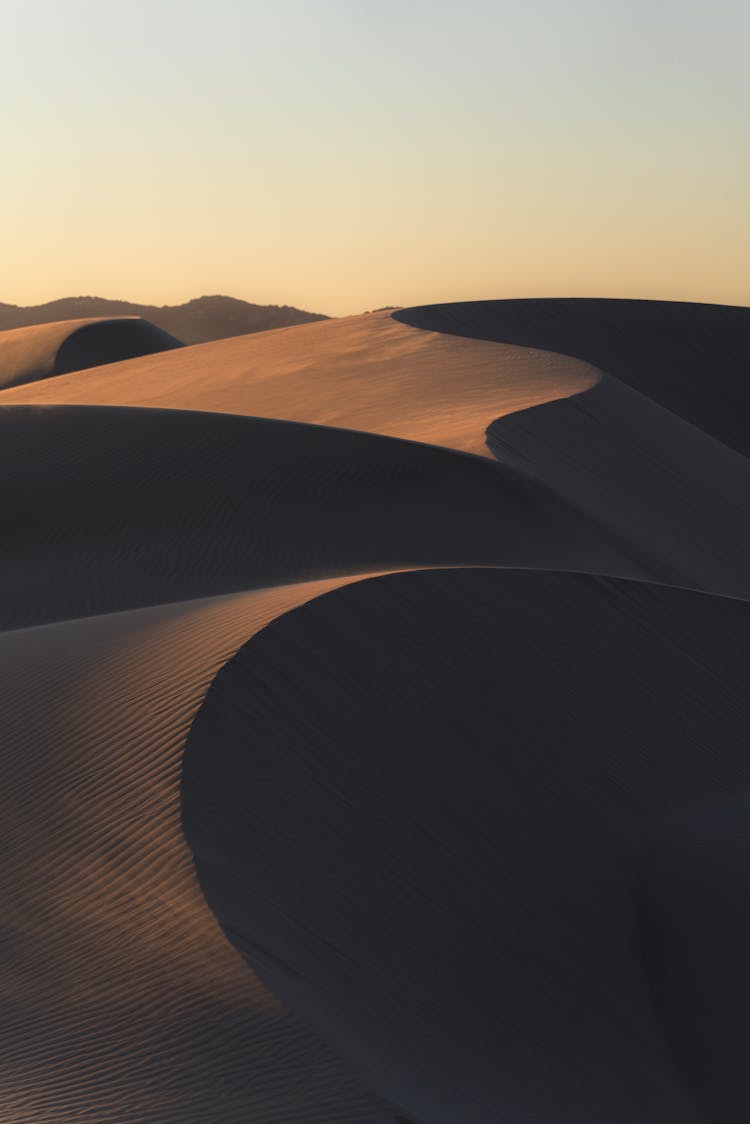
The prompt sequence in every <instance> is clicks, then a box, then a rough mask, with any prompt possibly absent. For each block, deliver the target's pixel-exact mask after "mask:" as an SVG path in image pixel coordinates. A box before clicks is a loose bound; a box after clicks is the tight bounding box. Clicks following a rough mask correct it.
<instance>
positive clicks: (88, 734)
mask: <svg viewBox="0 0 750 1124" xmlns="http://www.w3.org/2000/svg"><path fill="white" fill-rule="evenodd" d="M332 584H333V583H330V582H329V583H317V584H313V585H310V586H296V587H289V588H286V589H282V590H272V591H263V592H261V593H250V594H244V595H240V596H237V597H229V598H219V599H213V600H204V601H196V602H193V603H188V604H179V605H173V606H169V607H158V608H155V609H147V610H142V611H139V612H130V613H119V614H114V615H111V616H106V615H105V616H99V617H95V618H90V619H86V620H80V621H75V622H68V623H63V624H58V625H50V626H46V627H42V628H33V629H26V630H21V631H17V632H10V633H8V632H6V633H4V634H2V635H0V668H1V669H2V674H0V711H1V712H2V716H3V726H2V739H1V740H0V759H1V761H2V774H3V792H2V851H1V852H0V892H1V894H2V901H3V926H2V952H3V955H2V958H0V994H1V995H2V1000H3V1003H2V1017H1V1018H0V1038H2V1050H1V1051H0V1054H1V1056H2V1063H1V1070H2V1082H1V1083H0V1120H2V1121H4V1122H5V1121H8V1122H11V1121H13V1122H14V1124H15V1122H24V1124H26V1122H28V1124H32V1122H33V1124H72V1122H73V1121H76V1122H78V1121H81V1120H86V1121H91V1122H92V1124H94V1122H95V1124H219V1122H221V1124H246V1122H247V1121H248V1120H253V1121H259V1122H263V1121H268V1122H269V1124H271V1122H275V1121H285V1122H289V1124H292V1122H297V1121H304V1122H310V1124H312V1122H315V1124H330V1122H334V1121H336V1122H340V1124H351V1122H353V1121H356V1122H361V1124H386V1122H387V1121H389V1120H390V1119H391V1116H390V1114H389V1113H388V1112H387V1111H386V1110H385V1108H384V1107H383V1106H382V1104H381V1103H380V1102H379V1101H378V1100H377V1098H375V1097H373V1096H371V1095H370V1094H369V1093H367V1092H366V1091H364V1090H363V1089H362V1088H361V1087H360V1086H359V1085H358V1084H357V1082H356V1081H355V1080H354V1079H353V1078H352V1077H351V1076H350V1074H349V1071H348V1069H347V1067H346V1066H345V1065H342V1064H341V1063H340V1062H339V1061H338V1060H337V1059H336V1058H335V1057H333V1056H332V1055H331V1054H330V1053H329V1051H328V1050H326V1049H325V1048H323V1047H322V1046H321V1045H320V1044H319V1042H318V1041H317V1039H316V1038H315V1037H314V1036H313V1035H312V1034H311V1033H310V1032H309V1031H307V1030H305V1029H303V1028H302V1027H301V1026H300V1025H299V1024H298V1023H297V1021H296V1020H295V1019H294V1018H291V1017H290V1016H288V1015H287V1014H286V1013H285V1012H284V1011H283V1010H282V1008H281V1007H280V1005H279V1003H278V1002H277V1001H276V1000H275V999H274V998H273V997H272V996H271V995H270V993H269V992H268V991H267V990H266V988H265V987H264V986H263V985H262V984H260V983H259V982H258V980H257V979H256V978H255V977H254V976H253V974H252V973H251V972H249V971H248V969H247V967H246V966H245V965H244V964H243V962H242V960H241V958H240V957H239V956H238V955H237V954H236V953H235V952H233V950H232V949H231V948H230V946H229V944H228V943H227V941H226V940H225V938H224V937H223V935H222V934H221V932H220V931H219V929H218V926H217V925H216V922H215V921H214V919H213V917H212V915H211V913H210V912H209V910H208V908H207V906H206V905H205V903H204V901H203V899H202V897H201V894H200V892H199V890H198V887H197V884H196V882H195V877H194V874H193V870H192V865H191V861H190V855H189V852H188V849H187V847H186V845H185V843H184V841H183V839H182V836H181V833H180V823H179V793H178V786H179V775H180V755H181V749H182V743H183V741H184V737H185V734H186V732H187V730H188V728H189V724H190V721H191V718H192V715H193V713H194V711H195V709H196V708H197V706H198V704H199V702H200V700H201V698H202V696H203V693H204V692H205V690H206V688H207V686H208V684H209V683H210V681H211V678H212V677H213V675H214V674H215V672H216V670H217V669H218V667H219V666H220V665H221V663H222V662H223V661H224V660H225V659H226V658H227V657H228V656H230V655H231V654H232V653H233V652H234V651H235V650H236V648H237V647H238V646H239V645H240V644H242V643H243V642H244V641H245V639H246V638H247V637H248V636H249V635H251V634H252V633H253V632H254V631H255V630H256V629H258V628H260V627H262V626H263V625H264V624H265V623H267V621H268V620H270V619H272V618H273V617H274V616H276V615H278V614H279V613H283V612H284V611H285V610H286V609H288V608H290V607H292V606H294V605H295V604H299V603H300V602H301V601H303V600H305V599H306V598H308V597H312V596H315V595H316V594H318V593H320V592H321V591H323V590H326V589H330V588H331V585H332Z"/></svg>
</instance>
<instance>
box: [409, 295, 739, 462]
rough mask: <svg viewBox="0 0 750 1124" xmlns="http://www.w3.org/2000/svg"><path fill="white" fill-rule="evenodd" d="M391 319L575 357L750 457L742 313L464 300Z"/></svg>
mask: <svg viewBox="0 0 750 1124" xmlns="http://www.w3.org/2000/svg"><path fill="white" fill-rule="evenodd" d="M394 316H395V317H396V319H398V320H399V321H402V322H404V323H407V324H412V325H415V326H416V327H419V328H422V329H424V330H429V331H443V332H448V333H457V334H458V335H459V336H468V337H471V338H472V339H483V340H497V341H500V342H502V343H506V344H521V345H523V346H525V347H534V348H545V349H548V350H550V351H554V352H562V353H564V354H566V355H575V356H578V358H580V359H583V360H585V361H586V362H588V363H593V364H594V365H595V366H596V367H598V368H600V369H601V370H603V371H607V372H608V373H609V374H612V375H616V376H617V377H618V378H619V379H622V381H623V382H626V383H627V384H628V385H629V386H632V387H633V388H634V389H635V390H638V391H640V392H641V393H643V394H646V395H648V397H649V398H653V400H654V401H655V402H658V403H659V404H660V405H661V406H664V407H666V408H667V409H668V410H671V411H672V412H673V413H676V414H679V415H680V417H682V418H684V419H685V420H686V421H689V422H691V423H692V424H693V425H697V426H698V427H699V428H701V429H705V431H706V432H707V433H710V434H711V435H712V436H713V437H716V438H718V439H719V440H720V441H723V442H724V443H725V444H727V445H729V446H730V448H733V449H737V450H738V451H739V452H741V453H748V452H750V436H749V435H750V381H749V380H748V361H749V360H748V357H749V356H750V309H748V308H738V307H729V306H723V305H713V304H689V303H681V302H679V301H634V300H587V299H547V300H508V301H466V302H463V303H460V304H440V305H425V306H423V307H421V308H409V309H403V310H400V311H398V312H396V313H394Z"/></svg>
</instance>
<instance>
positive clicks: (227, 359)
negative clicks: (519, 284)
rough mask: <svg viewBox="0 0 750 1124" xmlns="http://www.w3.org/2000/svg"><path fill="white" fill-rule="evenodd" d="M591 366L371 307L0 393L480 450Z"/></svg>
mask: <svg viewBox="0 0 750 1124" xmlns="http://www.w3.org/2000/svg"><path fill="white" fill-rule="evenodd" d="M4 334H6V335H7V334H8V333H4ZM1 339H2V336H1V335H0V340H1ZM598 377H599V374H598V372H597V371H596V370H594V369H593V368H592V367H590V366H588V365H587V364H585V363H581V362H579V361H577V360H575V359H570V358H568V357H565V356H551V355H549V354H548V353H546V352H542V351H536V352H535V351H531V350H529V349H526V348H518V347H505V346H502V345H498V344H493V343H487V342H483V341H473V340H462V339H457V338H454V339H452V338H450V337H447V336H445V335H443V334H441V333H437V332H423V331H419V330H417V329H415V328H413V327H409V326H407V325H404V324H400V323H397V322H396V321H395V320H393V319H392V318H391V316H390V314H389V313H386V312H383V313H372V314H369V315H364V316H352V317H347V318H345V319H341V320H325V321H320V322H317V323H314V324H305V325H301V326H296V327H293V328H282V329H277V330H275V331H272V332H259V333H254V334H253V335H248V336H239V337H237V338H235V339H229V340H220V341H217V342H216V343H209V344H201V345H198V346H195V347H191V348H188V349H185V350H181V351H180V352H179V353H174V354H169V353H163V354H161V355H154V356H149V357H144V358H142V359H133V360H130V361H129V362H126V363H112V364H110V365H109V366H108V367H107V368H106V369H103V368H102V369H99V370H96V371H92V372H89V373H87V374H86V376H85V378H81V377H80V376H79V375H78V374H75V375H70V376H61V377H57V378H55V379H54V381H49V382H37V383H34V384H33V385H28V386H24V387H19V388H15V389H13V390H9V391H5V392H2V393H0V404H1V405H14V404H20V403H29V404H31V403H34V404H52V403H59V404H62V403H68V404H88V405H107V406H147V407H169V408H174V409H183V410H200V411H217V412H220V413H233V414H249V415H253V416H257V417H272V418H283V419H286V420H290V421H299V422H309V423H314V424H318V425H326V426H331V427H340V428H345V429H356V430H362V431H365V432H369V433H380V434H383V435H385V436H389V437H400V438H405V439H408V440H413V441H420V442H424V443H428V444H433V445H443V446H446V447H448V448H454V449H461V450H463V451H465V452H471V453H475V454H477V455H480V456H489V454H488V451H487V447H486V445H485V429H486V428H487V426H488V425H489V423H490V422H491V421H493V420H494V419H495V418H496V417H498V416H500V415H501V414H504V413H508V412H512V411H515V410H523V409H526V408H527V407H528V406H531V405H535V404H537V403H539V402H546V401H549V400H550V399H554V398H560V397H565V396H567V395H569V394H575V393H577V392H578V391H581V390H583V389H585V388H586V387H589V386H592V385H594V384H595V383H596V381H597V379H598Z"/></svg>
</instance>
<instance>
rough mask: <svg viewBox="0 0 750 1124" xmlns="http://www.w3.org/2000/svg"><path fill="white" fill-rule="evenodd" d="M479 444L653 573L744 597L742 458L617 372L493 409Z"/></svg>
mask: <svg viewBox="0 0 750 1124" xmlns="http://www.w3.org/2000/svg"><path fill="white" fill-rule="evenodd" d="M488 444H489V447H490V448H491V449H492V451H493V453H494V454H495V456H496V457H497V458H498V460H499V461H500V463H501V464H503V465H505V466H507V467H512V468H515V469H517V470H519V471H523V472H528V473H531V474H532V475H533V476H534V478H535V479H537V480H538V481H539V482H540V483H543V484H544V485H545V486H547V487H548V488H549V489H550V490H551V491H554V493H555V494H556V495H557V496H559V497H560V500H561V502H565V503H567V504H569V505H572V506H575V507H576V508H577V509H578V510H579V511H580V512H582V513H586V514H588V515H589V516H590V518H591V520H592V521H594V522H595V523H596V525H597V526H598V527H599V528H600V529H601V532H602V534H604V533H605V532H606V531H609V533H610V534H611V535H612V537H613V539H615V540H617V541H621V542H630V543H631V544H633V546H634V545H635V544H636V543H637V544H639V546H640V549H641V551H642V552H643V553H642V557H643V560H644V565H646V566H647V567H649V568H650V569H651V570H652V572H655V573H659V574H660V575H661V580H667V581H669V583H670V584H672V585H682V586H688V587H693V588H699V589H708V590H711V591H713V592H717V593H724V594H731V595H732V596H736V597H745V598H747V597H750V576H749V574H748V564H747V563H748V558H750V461H748V460H747V458H745V457H743V456H742V455H740V454H739V453H737V452H735V451H734V450H732V449H729V448H727V446H726V445H724V444H722V443H721V442H720V441H717V440H716V439H714V438H712V437H709V436H708V434H707V433H705V432H704V431H702V430H700V429H698V428H696V427H695V426H693V425H689V424H688V423H687V422H684V421H683V420H682V419H681V418H679V417H677V415H675V414H673V413H671V412H670V411H669V410H665V409H664V408H663V407H661V406H658V405H657V404H656V403H655V402H652V401H651V400H650V399H649V398H647V397H646V396H645V395H642V394H639V393H638V392H637V391H634V390H632V389H631V388H630V387H628V386H626V385H625V384H624V383H622V382H620V381H619V380H618V379H614V378H610V377H608V376H607V377H605V378H603V379H602V381H601V382H599V383H598V384H597V385H596V386H594V387H592V388H591V389H590V390H587V391H586V392H585V393H583V394H579V395H575V396H573V397H572V398H568V399H565V400H564V401H560V402H554V403H547V404H545V405H543V406H537V407H534V408H533V409H530V410H525V411H523V412H522V413H518V414H512V415H509V416H508V417H503V418H499V419H497V420H496V421H495V422H493V424H492V425H491V426H490V427H489V429H488Z"/></svg>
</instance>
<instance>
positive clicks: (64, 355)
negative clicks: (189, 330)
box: [0, 316, 182, 390]
mask: <svg viewBox="0 0 750 1124" xmlns="http://www.w3.org/2000/svg"><path fill="white" fill-rule="evenodd" d="M181 346H182V345H181V343H180V341H179V340H176V339H175V338H174V336H170V335H169V333H168V332H164V331H162V329H161V328H157V327H155V326H154V325H153V324H149V322H148V321H147V320H141V319H139V318H138V317H135V316H133V317H125V318H117V319H114V320H112V319H99V318H90V319H82V320H65V321H60V322H58V323H54V324H39V325H34V326H33V327H29V328H16V329H11V330H10V331H5V332H0V390H3V389H6V388H8V387H14V386H19V385H21V384H27V383H31V382H35V381H38V380H40V379H47V378H50V377H53V376H57V375H61V374H66V373H68V372H70V371H79V370H81V369H83V368H89V367H96V366H99V365H101V364H102V363H115V362H117V360H120V359H131V358H132V357H133V356H136V355H148V354H151V353H154V352H162V351H171V350H174V349H176V348H180V347H181Z"/></svg>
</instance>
